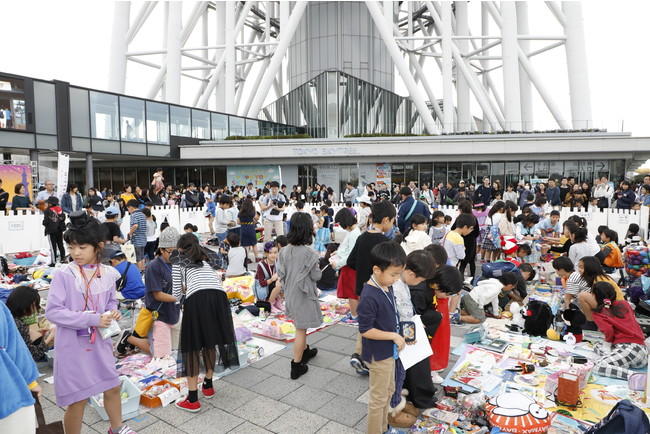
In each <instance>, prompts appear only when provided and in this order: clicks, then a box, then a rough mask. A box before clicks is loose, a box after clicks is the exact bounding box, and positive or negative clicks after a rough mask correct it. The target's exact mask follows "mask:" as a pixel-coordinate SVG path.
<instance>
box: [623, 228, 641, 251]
mask: <svg viewBox="0 0 650 434" xmlns="http://www.w3.org/2000/svg"><path fill="white" fill-rule="evenodd" d="M630 245H632V246H645V242H644V241H643V234H642V233H641V229H640V228H639V225H637V224H636V223H630V226H629V227H628V228H627V233H626V234H625V244H624V246H625V247H627V246H630Z"/></svg>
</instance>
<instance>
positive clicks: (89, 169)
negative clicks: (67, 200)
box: [86, 152, 95, 190]
mask: <svg viewBox="0 0 650 434" xmlns="http://www.w3.org/2000/svg"><path fill="white" fill-rule="evenodd" d="M93 172H94V170H93V154H91V153H90V152H89V153H87V154H86V190H88V189H89V188H90V187H94V186H95V177H94V173H93Z"/></svg>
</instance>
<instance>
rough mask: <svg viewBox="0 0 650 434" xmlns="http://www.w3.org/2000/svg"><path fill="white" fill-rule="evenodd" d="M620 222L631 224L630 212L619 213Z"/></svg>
mask: <svg viewBox="0 0 650 434" xmlns="http://www.w3.org/2000/svg"><path fill="white" fill-rule="evenodd" d="M618 224H620V225H629V224H630V214H623V213H621V214H618Z"/></svg>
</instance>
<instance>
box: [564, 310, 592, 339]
mask: <svg viewBox="0 0 650 434" xmlns="http://www.w3.org/2000/svg"><path fill="white" fill-rule="evenodd" d="M562 319H563V320H564V322H565V323H566V332H565V333H566V334H569V333H572V334H573V336H575V338H576V343H580V342H582V326H583V325H585V323H586V322H587V318H586V317H585V314H584V313H582V311H581V310H580V309H579V308H578V306H576V305H575V304H571V305H570V306H569V308H568V309H566V310H565V311H564V312H562Z"/></svg>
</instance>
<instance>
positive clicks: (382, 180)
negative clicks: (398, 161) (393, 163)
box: [377, 163, 391, 185]
mask: <svg viewBox="0 0 650 434" xmlns="http://www.w3.org/2000/svg"><path fill="white" fill-rule="evenodd" d="M390 168H391V167H390V163H377V185H380V184H387V185H390V181H391V180H390Z"/></svg>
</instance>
